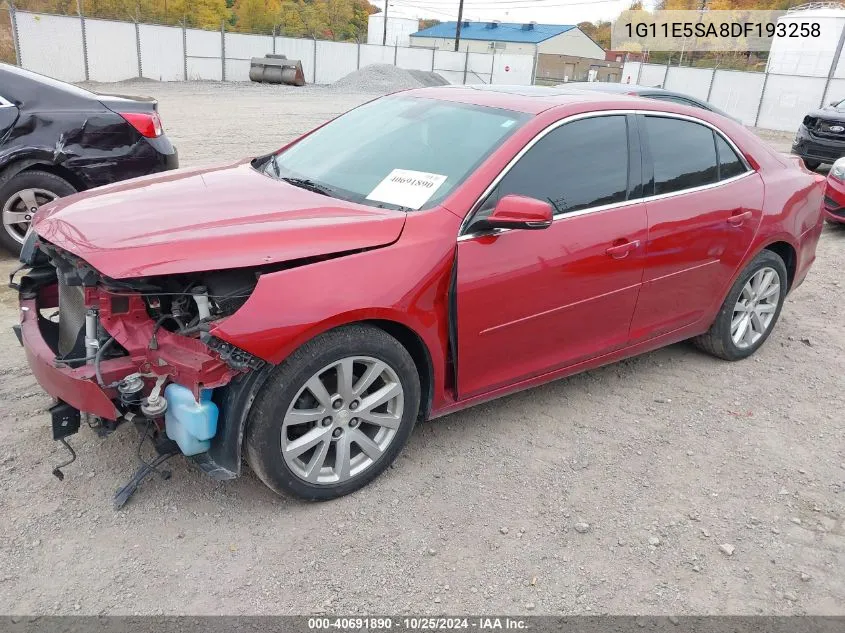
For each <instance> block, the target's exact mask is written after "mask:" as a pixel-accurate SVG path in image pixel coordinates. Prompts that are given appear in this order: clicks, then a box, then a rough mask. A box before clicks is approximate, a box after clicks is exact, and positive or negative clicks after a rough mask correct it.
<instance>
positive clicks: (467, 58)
mask: <svg viewBox="0 0 845 633" xmlns="http://www.w3.org/2000/svg"><path fill="white" fill-rule="evenodd" d="M467 69H469V47H467V50H466V52H465V53H464V85H465V86H466V85H467Z"/></svg>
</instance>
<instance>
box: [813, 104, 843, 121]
mask: <svg viewBox="0 0 845 633" xmlns="http://www.w3.org/2000/svg"><path fill="white" fill-rule="evenodd" d="M806 116H811V117H815V118H817V119H838V120H840V121H841V120H843V119H845V110H837V109H836V108H834V107H832V106H827V107H825V108H820V109H818V110H810V111H809V112H808V113H807V114H806Z"/></svg>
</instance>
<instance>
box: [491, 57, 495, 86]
mask: <svg viewBox="0 0 845 633" xmlns="http://www.w3.org/2000/svg"><path fill="white" fill-rule="evenodd" d="M495 74H496V49H495V48H494V49H493V59H492V60H491V61H490V85H491V86H492V85H493V75H495Z"/></svg>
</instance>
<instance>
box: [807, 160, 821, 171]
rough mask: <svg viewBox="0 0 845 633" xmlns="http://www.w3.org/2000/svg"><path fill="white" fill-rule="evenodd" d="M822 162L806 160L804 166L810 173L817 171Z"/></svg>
mask: <svg viewBox="0 0 845 633" xmlns="http://www.w3.org/2000/svg"><path fill="white" fill-rule="evenodd" d="M821 164H822V162H821V161H820V160H807V159H804V166H805V167H806V168H807V169H809V170H810V171H816V170H817V169H818V168H819V165H821Z"/></svg>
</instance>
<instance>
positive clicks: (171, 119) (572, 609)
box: [0, 82, 845, 615]
mask: <svg viewBox="0 0 845 633" xmlns="http://www.w3.org/2000/svg"><path fill="white" fill-rule="evenodd" d="M99 88H101V89H103V88H107V89H108V90H113V91H115V92H123V93H128V94H133V93H135V94H151V95H154V96H156V97H158V98H159V99H160V102H161V112H162V117H163V119H164V122H165V125H166V127H167V131H168V134H169V135H170V136H171V137H172V138H173V140H174V141H175V142H176V144H177V145H178V147H179V150H180V154H181V160H182V164H183V165H185V166H191V165H198V164H203V163H210V162H214V161H221V160H227V159H230V158H237V157H241V156H243V155H253V154H258V153H261V152H264V151H267V150H271V149H273V148H275V147H277V146H279V145H281V144H282V143H283V142H284V141H286V140H288V139H290V138H293V137H294V136H295V135H297V134H299V133H300V132H303V131H305V130H306V129H308V128H310V127H312V126H314V125H316V124H317V123H320V122H321V121H323V120H325V119H326V118H328V117H331V116H333V115H335V114H337V113H339V112H341V111H343V110H346V109H348V108H349V107H352V106H354V105H356V104H358V103H361V102H363V101H366V100H368V99H369V98H371V96H372V95H364V94H352V93H349V94H347V93H343V92H340V91H337V90H334V89H330V88H318V87H309V88H305V89H299V90H297V89H288V88H278V87H270V86H258V85H234V84H216V83H213V84H212V83H192V84H161V85H159V84H155V83H149V82H144V83H141V82H132V83H125V84H120V85H110V86H107V87H105V86H99ZM769 137H770V138H769V140H770V141H771V142H773V143H775V144H776V145H777V146H778V147H779V148H781V149H782V148H783V146H784V143H788V136H787V135H769ZM767 138H768V137H767ZM843 248H845V231H834V230H830V229H826V230H825V232H824V235H823V236H822V240H821V243H820V245H819V252H818V261H817V262H816V265H815V267H814V268H813V270H812V272H811V273H810V275H809V277H808V279H807V281H806V282H805V284H804V285H803V286H802V287H801V288H799V289H798V290H797V291H796V292H795V293H794V294H793V295H791V296H790V297H789V299H788V301H787V304H786V307H785V308H784V311H783V314H782V317H781V320H780V323H779V324H778V326H777V328H776V330H775V332H774V333H773V335H772V337H771V338H770V339H769V341H768V342H767V343H766V345H765V346H764V347H763V348H762V349H761V350H760V352H759V353H758V354H757V355H756V356H755V357H753V358H752V359H749V360H747V361H744V362H740V363H725V362H722V361H718V360H715V359H712V358H710V357H708V356H705V355H703V354H701V353H699V352H697V351H695V350H694V349H693V348H692V347H691V346H689V345H687V344H679V345H674V346H672V347H669V348H666V349H663V350H660V351H657V352H654V353H651V354H647V355H644V356H640V357H638V358H635V359H632V360H628V361H624V362H621V363H616V364H614V365H611V366H609V367H605V368H603V369H600V370H597V371H592V372H589V373H586V374H582V375H579V376H576V377H573V378H570V379H568V380H562V381H559V382H556V383H553V384H550V385H547V386H544V387H541V388H538V389H533V390H531V391H528V392H524V393H521V394H517V395H514V396H511V397H508V398H505V399H502V400H499V401H497V402H494V403H490V404H486V405H482V406H479V407H476V408H474V409H471V410H468V411H465V412H461V413H458V414H454V415H451V416H448V417H446V418H442V419H440V420H437V421H434V422H432V423H429V424H425V425H422V426H420V427H419V428H418V429H417V430H416V431H415V433H414V435H413V437H412V438H411V441H410V442H409V445H408V447H407V448H406V450H405V451H404V452H403V454H402V455H401V457H400V458H399V459H398V460H397V462H396V464H395V467H394V468H391V469H389V470H388V471H387V472H386V473H385V474H384V475H383V476H381V477H380V478H379V479H378V480H377V481H376V482H375V483H373V484H372V485H370V486H369V487H367V488H365V489H364V490H362V491H360V492H358V493H356V494H354V495H351V496H349V497H346V498H343V499H340V500H337V501H334V502H330V503H324V504H309V503H302V502H299V501H296V500H293V499H288V498H279V497H276V496H275V495H274V494H272V493H271V492H270V491H269V490H268V489H266V488H265V487H264V486H263V485H262V484H261V483H260V482H259V481H258V480H257V479H256V478H255V477H254V476H253V475H251V474H247V475H246V476H244V477H242V478H240V479H238V480H235V481H232V482H225V483H218V482H214V481H212V480H210V479H208V478H207V477H205V476H204V475H202V474H200V473H199V472H198V471H196V470H195V469H193V468H192V467H190V466H189V465H188V463H187V462H186V461H184V460H174V461H173V462H172V463H171V468H172V470H173V477H172V479H171V480H170V481H167V482H164V481H162V480H160V479H150V480H149V481H147V482H146V483H145V484H144V485H143V487H142V488H141V490H140V491H139V493H138V494H137V495H136V496H135V497H134V498H133V499H132V501H131V502H130V504H129V505H128V506H127V507H126V508H125V509H124V510H122V511H120V512H115V511H113V510H112V509H111V497H112V494H113V493H114V491H115V489H116V488H117V487H118V486H119V485H120V484H122V483H123V482H124V481H125V480H126V479H127V478H128V477H129V476H130V474H131V472H132V471H133V469H134V468H135V465H136V462H135V457H134V452H135V447H136V442H137V440H136V435H135V434H134V431H133V429H131V428H128V427H124V428H121V429H120V430H119V431H118V432H117V433H115V434H114V435H112V436H111V437H109V438H107V439H105V440H100V439H98V438H97V437H96V436H95V435H94V433H93V432H91V431H90V430H88V429H83V431H82V432H81V433H80V434H79V435H77V436H74V437H73V438H71V442H72V444H73V445H74V447H75V448H76V449H77V452H78V454H79V459H78V460H77V462H76V463H75V464H73V465H72V466H70V467H69V468H67V469H66V478H65V480H64V482H61V483H60V482H58V481H57V480H56V479H54V478H53V477H52V476H51V475H50V470H51V469H52V467H53V465H55V464H56V463H58V462H59V461H61V460H63V459H64V457H65V455H64V452H63V451H62V450H59V446H58V445H57V444H56V443H54V442H53V441H52V440H51V439H50V432H49V426H48V419H47V417H46V415H45V413H44V408H45V407H46V406H47V405H48V398H47V397H46V396H45V395H44V394H43V393H42V391H41V390H40V389H39V387H38V385H37V384H36V382H35V380H34V379H33V378H32V377H31V376H30V374H29V371H28V369H27V366H26V361H25V359H24V354H23V352H22V350H21V348H20V347H19V346H18V344H17V341H16V340H15V339H14V336H13V335H12V333H11V331H10V329H9V328H10V326H11V325H12V324H13V323H14V322H15V321H16V318H17V310H16V308H15V298H14V296H13V294H12V293H11V292H10V291H8V290H0V377H2V380H0V410H2V412H3V421H2V422H3V423H2V424H0V508H2V512H0V532H2V533H3V534H5V537H4V538H3V539H0V613H17V614H33V613H38V614H54V613H56V614H59V613H61V614H66V613H84V614H98V613H107V614H159V613H166V614H178V613H189V614H287V613H313V612H324V611H325V612H332V613H359V612H370V613H372V612H376V613H403V612H405V613H407V612H411V613H440V612H447V613H460V612H476V613H478V612H486V613H489V612H499V613H502V612H507V613H535V614H552V613H554V614H560V613H566V614H584V613H590V614H600V613H615V614H623V613H624V614H679V615H680V614H802V613H811V614H845V574H843V573H842V570H843V569H845V524H843V517H845V421H843V415H842V405H843V400H845V398H843V396H842V392H841V384H842V378H841V377H842V376H843V375H845V330H843V328H842V327H840V326H839V324H838V320H839V318H840V315H841V306H842V304H843V301H844V300H845V287H843V284H842V281H841V275H840V271H841V269H842V266H843V262H845V254H843ZM12 267H13V261H12V260H11V258H5V259H2V260H0V273H6V272H8V271H9V270H11V268H12Z"/></svg>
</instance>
